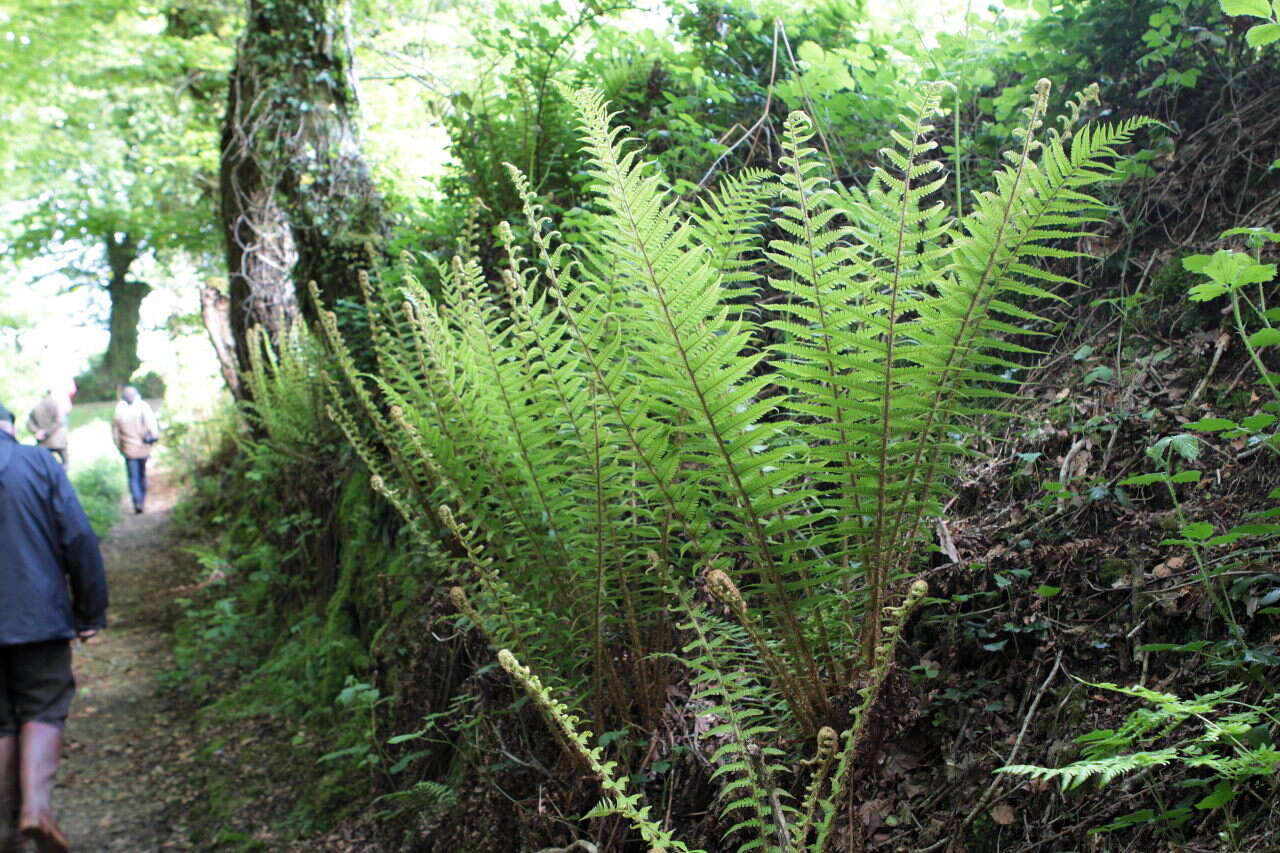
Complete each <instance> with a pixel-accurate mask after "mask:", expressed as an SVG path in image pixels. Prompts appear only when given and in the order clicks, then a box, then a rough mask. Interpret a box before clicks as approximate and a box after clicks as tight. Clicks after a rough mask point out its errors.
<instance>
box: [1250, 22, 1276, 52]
mask: <svg viewBox="0 0 1280 853" xmlns="http://www.w3.org/2000/svg"><path fill="white" fill-rule="evenodd" d="M1244 39H1245V41H1247V42H1248V43H1249V47H1262V46H1263V45H1268V44H1271V43H1272V42H1273V41H1275V40H1276V39H1280V24H1258V26H1256V27H1250V28H1249V32H1247V33H1245V34H1244Z"/></svg>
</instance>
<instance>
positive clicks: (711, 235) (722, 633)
mask: <svg viewBox="0 0 1280 853" xmlns="http://www.w3.org/2000/svg"><path fill="white" fill-rule="evenodd" d="M1048 88H1049V84H1048V82H1047V81H1042V82H1041V83H1040V85H1039V86H1038V87H1037V93H1036V96H1035V98H1034V101H1033V103H1032V104H1031V105H1030V106H1029V107H1028V108H1027V110H1026V120H1025V124H1024V125H1023V127H1022V128H1021V130H1020V131H1019V132H1018V133H1017V134H1016V138H1015V145H1014V147H1013V148H1012V150H1010V151H1009V152H1008V153H1007V155H1006V160H1007V162H1006V164H1005V166H1004V167H1003V168H1002V169H1001V170H999V171H997V173H996V175H995V180H994V188H993V189H992V190H990V191H987V192H982V193H977V194H975V195H974V200H973V204H972V206H971V209H970V210H969V211H967V212H965V213H963V215H960V214H958V213H956V212H952V211H950V210H949V209H948V207H947V203H946V199H947V198H949V197H952V194H951V193H949V192H948V191H947V189H946V184H947V175H946V170H945V169H944V166H943V162H942V161H941V160H940V159H939V158H938V154H937V152H936V142H935V141H934V139H933V137H934V127H933V125H932V124H931V121H932V119H933V117H934V116H936V115H937V114H939V112H940V106H939V100H940V97H941V94H942V91H941V88H940V87H936V86H935V87H926V88H925V89H923V90H922V92H921V94H920V95H919V96H917V97H915V98H914V99H913V100H912V101H911V102H909V103H906V104H904V105H903V108H902V113H903V114H902V115H901V116H900V117H899V125H898V127H897V128H896V129H895V130H894V131H893V133H892V137H893V140H894V143H895V145H894V146H893V147H892V148H889V149H886V150H885V151H884V152H882V156H883V163H884V165H883V167H881V168H879V169H877V170H876V171H875V173H874V175H873V176H872V178H871V180H870V181H869V183H868V184H867V186H866V188H865V189H858V188H850V187H845V186H844V185H842V184H840V183H836V182H833V181H831V180H830V179H829V178H828V177H827V176H826V174H825V172H824V166H823V164H822V162H821V160H820V158H819V157H818V155H817V152H816V151H815V150H814V148H813V147H811V145H810V138H811V136H812V135H813V132H814V131H813V128H812V125H811V122H810V120H809V119H808V118H807V117H806V116H805V115H804V114H802V113H793V114H792V115H791V116H790V117H789V119H788V120H787V123H786V129H785V135H784V137H783V149H784V152H785V153H784V156H783V157H782V159H781V161H780V162H779V168H778V169H777V171H776V172H769V171H763V170H750V171H745V172H743V173H741V174H738V175H736V176H732V177H729V178H726V179H725V180H723V181H722V182H721V186H720V189H719V191H718V192H717V193H715V194H711V195H708V196H707V197H705V198H701V199H698V200H696V201H694V202H692V203H689V202H686V201H684V200H682V199H680V198H678V197H677V196H675V195H674V194H673V193H672V192H671V190H669V189H668V188H667V186H666V185H665V183H664V179H663V176H662V175H661V173H660V172H659V171H658V170H657V169H656V168H655V167H654V166H653V165H652V164H651V163H650V162H648V161H647V160H646V159H645V156H644V152H643V150H642V149H640V148H638V147H637V146H636V145H634V144H632V143H629V142H628V141H627V140H626V139H625V137H624V133H625V129H624V128H619V127H613V126H611V123H610V117H609V113H608V108H607V106H606V104H605V103H603V101H602V99H601V98H600V97H599V96H598V95H595V94H592V93H570V99H571V100H572V102H573V103H574V105H575V108H576V110H577V114H578V122H579V125H580V131H581V137H582V143H583V146H584V149H585V151H586V153H587V156H588V163H589V165H588V171H589V174H590V176H591V180H592V183H591V188H592V190H593V192H594V195H595V206H594V208H593V209H592V211H591V212H590V218H589V220H588V226H587V227H583V228H578V229H576V230H574V231H573V232H571V233H570V234H569V236H568V237H566V236H565V235H564V234H561V233H560V232H559V231H557V230H556V229H555V227H554V225H553V224H552V223H551V222H549V221H548V220H547V219H546V218H545V217H544V216H543V214H542V210H541V208H540V206H539V203H538V199H537V197H536V195H535V194H534V193H533V192H532V191H531V190H530V187H529V184H528V182H527V181H526V180H525V179H524V177H523V176H522V175H521V173H520V172H519V170H517V169H515V168H514V167H513V168H512V169H511V173H512V177H513V180H514V181H515V183H516V185H517V186H518V187H519V189H520V192H521V193H522V195H523V198H524V209H525V216H526V220H527V222H526V223H525V227H527V228H528V229H529V232H530V234H531V237H532V245H533V248H534V251H533V256H532V257H526V256H525V254H524V253H523V252H522V251H521V249H520V248H519V246H518V244H517V241H516V240H515V239H514V237H513V235H512V231H511V229H510V228H508V227H506V226H505V225H504V226H502V227H501V228H500V229H499V232H500V233H499V236H500V237H501V242H502V251H503V252H504V253H505V255H506V258H507V262H506V266H505V268H504V269H503V270H502V273H501V280H500V281H492V282H490V281H486V280H485V278H484V275H483V273H482V271H481V267H480V265H479V264H478V263H477V262H476V261H475V260H474V258H473V257H471V255H470V253H471V252H473V251H474V247H475V244H476V242H477V241H478V237H477V235H474V234H471V235H468V236H467V237H466V238H465V239H464V240H462V241H460V243H461V249H462V251H460V252H459V254H458V255H457V256H455V257H454V258H453V260H452V263H451V264H450V265H449V266H448V267H447V268H443V269H440V270H439V273H440V278H441V280H442V281H443V282H444V284H443V287H442V290H441V292H439V293H432V292H430V291H429V290H428V288H427V287H425V286H424V285H422V284H420V283H419V282H418V280H417V279H415V277H414V276H413V275H412V273H411V272H410V270H409V269H408V265H407V264H406V266H405V268H404V269H403V270H399V271H396V274H394V275H392V274H383V275H374V276H369V275H366V274H364V273H362V274H361V279H360V280H361V286H362V288H363V291H364V294H365V312H364V320H365V321H367V328H368V330H369V334H370V337H371V341H372V345H373V349H374V353H375V356H376V364H377V367H376V371H374V372H368V371H362V370H361V369H360V368H359V367H358V366H357V357H356V356H355V355H354V354H353V351H352V349H350V348H349V345H348V343H347V341H346V340H344V337H343V335H342V334H341V333H340V332H339V327H338V321H337V317H336V316H335V315H334V314H333V313H331V312H326V311H324V310H323V309H322V310H321V312H320V317H321V326H322V328H323V333H324V337H325V340H326V342H327V345H328V346H329V348H330V350H331V351H332V353H333V354H334V356H335V361H336V364H337V370H336V372H335V374H330V375H326V376H325V379H326V381H327V382H328V383H329V385H330V394H329V404H328V405H329V411H330V414H331V416H332V417H333V419H334V420H335V421H336V422H337V423H338V425H339V426H340V427H341V429H342V431H343V433H344V434H345V435H346V437H347V440H348V441H349V442H350V443H351V446H352V447H353V448H354V449H355V451H356V452H357V453H358V454H359V456H360V457H361V459H362V460H363V461H364V463H365V465H366V466H367V467H368V469H369V470H370V471H371V472H372V476H371V483H372V486H373V488H374V489H375V490H377V491H378V492H379V493H381V494H382V495H383V496H384V497H385V498H386V499H387V500H388V501H389V502H390V503H391V504H393V505H394V506H395V507H396V508H397V509H398V510H399V511H400V513H401V514H402V516H403V518H404V521H405V523H406V525H407V527H408V529H409V531H410V532H411V534H412V535H413V537H414V539H415V541H416V543H417V545H418V546H419V547H420V548H421V549H422V550H423V552H424V553H425V554H426V555H427V560H428V562H429V564H431V565H432V566H434V567H435V568H434V571H437V572H439V577H438V578H437V580H438V581H440V582H442V583H445V584H448V585H450V586H451V587H452V589H451V593H450V596H451V599H452V600H453V602H454V605H455V607H456V608H457V610H458V611H459V614H460V619H461V624H462V625H463V626H464V627H466V628H468V629H470V630H474V631H475V632H477V634H478V635H479V636H480V637H482V638H483V640H484V641H485V642H486V643H487V644H488V645H489V646H491V647H492V648H494V649H495V650H499V649H500V650H502V652H501V654H500V655H499V657H500V659H501V661H502V663H503V666H504V667H505V668H506V669H507V671H508V672H509V673H510V674H511V675H512V677H513V678H515V679H516V681H517V682H518V683H519V684H520V685H522V686H523V687H524V689H526V690H527V691H528V692H529V694H530V695H531V696H532V697H533V698H534V700H535V702H536V704H537V706H538V707H539V708H540V710H541V711H542V713H543V715H544V717H545V719H546V721H547V723H548V725H549V726H550V727H551V730H552V732H553V733H554V734H555V735H556V737H557V739H558V740H559V741H560V742H561V744H562V745H563V746H564V747H565V749H566V750H567V752H568V753H569V754H570V755H572V756H574V760H575V761H578V762H581V766H582V767H583V768H584V769H589V770H590V772H591V773H592V774H593V775H594V776H595V777H596V778H598V779H599V780H600V782H601V784H602V786H603V788H604V794H605V796H604V798H603V799H602V800H601V802H600V804H599V806H597V809H596V810H595V812H593V815H594V816H600V815H605V814H618V815H622V816H624V817H625V818H626V819H627V820H628V821H629V822H630V823H631V825H632V826H633V827H634V830H635V831H636V832H637V833H638V834H639V835H640V836H641V837H642V838H644V840H645V841H646V842H647V843H648V844H649V845H650V847H651V848H652V849H671V850H682V849H687V848H686V846H685V845H684V844H683V843H682V842H681V841H679V840H678V839H676V838H675V837H674V836H673V835H672V833H671V830H670V828H669V827H667V826H664V825H663V822H662V820H660V819H659V818H658V817H656V816H654V815H653V813H652V812H651V810H650V807H649V806H647V805H645V804H644V799H643V796H644V795H643V792H640V791H632V790H631V789H630V788H629V787H628V784H627V779H628V778H629V777H634V775H635V773H636V771H638V770H640V769H641V768H642V765H643V764H644V763H645V761H646V759H645V742H646V733H651V732H654V731H656V730H658V729H659V728H661V727H662V726H663V725H665V724H667V722H669V718H670V716H671V715H672V714H673V713H674V714H676V715H687V714H692V715H694V716H695V717H697V718H698V719H699V720H701V721H702V722H701V723H700V724H698V725H697V726H695V728H696V729H697V730H698V735H697V738H696V741H697V743H696V747H697V748H698V749H700V750H701V751H703V752H704V754H705V759H706V761H707V762H708V764H709V766H710V768H711V777H712V779H713V780H714V781H715V783H716V784H717V786H718V787H719V790H720V794H719V796H718V801H719V808H720V813H721V830H722V831H723V832H724V833H725V835H726V837H727V839H728V840H727V841H726V842H725V843H726V844H731V845H732V846H734V847H736V848H737V849H739V850H756V849H760V850H779V851H792V850H794V851H804V850H812V851H823V850H830V849H834V848H835V846H836V844H837V842H836V838H837V836H840V837H843V838H844V840H843V841H842V842H839V844H840V845H841V849H853V848H852V846H851V845H854V846H856V844H857V843H858V842H857V838H856V832H855V831H854V830H853V828H852V827H844V828H841V827H838V826H837V825H836V824H837V820H836V817H837V814H838V813H840V811H841V809H840V808H839V807H840V805H841V804H844V803H846V802H847V801H848V799H849V797H850V796H851V792H850V791H849V789H848V784H849V781H850V778H851V772H850V771H851V767H852V766H853V765H854V764H855V763H856V762H857V761H858V760H859V750H860V748H861V747H862V746H863V745H864V743H863V740H864V733H865V725H866V720H867V715H868V714H869V713H870V712H871V711H872V710H873V709H874V707H875V705H876V701H877V698H878V696H879V691H880V686H881V685H882V684H883V683H884V679H885V677H886V675H887V673H888V671H889V669H890V668H891V667H892V662H893V648H894V642H895V640H896V638H897V636H898V634H899V632H900V630H901V627H902V624H903V622H904V621H905V620H906V619H907V618H908V616H909V614H910V610H911V608H912V607H913V606H914V605H915V604H916V603H918V602H919V601H920V600H921V599H922V598H923V597H924V595H925V593H926V590H925V588H924V585H923V583H922V582H919V581H917V582H915V583H909V579H910V577H911V575H912V573H913V572H915V571H916V570H918V569H919V568H920V567H921V565H922V561H924V560H926V559H927V558H928V555H929V552H930V550H931V548H932V545H931V544H930V543H931V537H932V535H933V526H932V522H933V520H934V519H936V518H937V517H938V516H939V514H940V508H941V502H942V501H943V499H945V498H946V497H947V495H948V494H949V483H950V481H951V478H952V475H953V474H954V472H955V470H956V466H957V465H958V464H959V462H960V461H961V460H963V459H964V458H965V457H966V455H967V454H968V453H970V452H971V450H972V448H973V447H974V443H975V441H976V440H978V439H980V438H981V437H982V436H983V435H984V429H986V428H987V427H985V426H984V425H985V424H989V423H990V422H991V418H992V416H994V415H996V414H997V413H998V411H999V404H1000V401H1001V399H1002V397H1004V396H1006V394H1007V392H1006V390H1005V389H1007V388H1008V387H1009V382H1010V380H1009V371H1010V370H1011V369H1012V368H1015V367H1018V366H1019V365H1020V364H1022V363H1024V362H1025V361H1026V360H1027V359H1028V358H1031V357H1033V356H1034V354H1035V353H1034V351H1033V350H1030V349H1028V348H1027V347H1025V346H1023V345H1021V344H1018V343H1015V342H1014V338H1015V336H1016V337H1017V338H1018V339H1019V340H1025V339H1026V337H1027V335H1028V334H1032V335H1034V334H1035V333H1036V332H1037V331H1038V330H1040V329H1042V328H1043V323H1042V321H1041V320H1040V319H1039V318H1038V317H1037V315H1036V314H1035V313H1033V312H1032V311H1031V310H1029V309H1028V308H1027V307H1024V306H1025V305H1026V304H1028V303H1029V302H1030V301H1031V300H1037V301H1041V302H1045V301H1049V302H1051V301H1054V300H1059V301H1061V300H1062V299H1063V297H1062V295H1061V294H1060V293H1059V292H1058V291H1060V290H1061V288H1063V287H1069V286H1070V285H1071V284H1072V282H1071V281H1070V280H1069V279H1067V278H1065V277H1063V276H1061V275H1058V274H1056V273H1053V272H1050V271H1048V269H1047V268H1046V267H1047V264H1045V263H1043V262H1044V261H1046V260H1050V261H1052V260H1061V259H1066V258H1073V257H1076V256H1077V253H1076V252H1075V251H1074V250H1073V249H1072V248H1069V247H1070V246H1072V245H1074V239H1075V238H1077V237H1080V236H1082V235H1083V234H1084V233H1085V232H1086V230H1087V229H1088V228H1089V227H1090V225H1091V224H1092V223H1095V222H1098V221H1100V220H1101V219H1103V218H1104V217H1105V214H1106V209H1105V207H1104V206H1103V205H1102V204H1100V203H1099V202H1098V201H1096V200H1095V199H1094V198H1093V197H1092V196H1090V195H1089V194H1088V192H1087V188H1088V187H1089V185H1091V184H1096V183H1098V182H1101V181H1105V180H1106V179H1107V178H1108V177H1109V176H1110V175H1111V174H1113V169H1114V162H1115V160H1116V157H1117V153H1116V147H1117V146H1119V145H1122V144H1124V143H1125V142H1127V141H1128V140H1129V139H1130V138H1132V136H1133V134H1134V133H1135V132H1136V131H1137V130H1138V129H1139V128H1141V127H1142V126H1143V125H1144V124H1146V121H1145V120H1143V119H1132V120H1128V121H1125V122H1122V123H1120V124H1117V125H1085V126H1079V122H1078V118H1079V113H1080V110H1081V107H1082V105H1083V104H1084V102H1085V101H1086V100H1087V99H1088V98H1089V97H1090V94H1089V93H1086V94H1084V95H1082V96H1081V98H1080V100H1079V101H1077V102H1073V103H1072V104H1071V109H1070V114H1069V115H1067V116H1064V117H1063V118H1062V119H1060V125H1059V126H1058V127H1054V126H1046V120H1045V110H1046V104H1047V101H1048ZM766 220H768V221H770V222H771V223H772V224H773V225H774V226H776V228H777V229H778V231H779V232H780V236H779V237H777V238H776V239H771V240H769V241H768V242H767V243H765V242H764V241H763V240H762V239H761V237H760V233H761V231H762V228H761V226H762V223H764V222H765V221H766ZM766 281H767V284H768V285H769V287H770V288H771V289H772V290H774V291H776V292H778V293H780V294H783V297H784V298H783V300H782V301H781V302H780V303H779V304H778V305H777V308H778V311H777V313H776V314H773V315H771V316H770V317H769V318H766V319H762V318H761V317H760V315H759V313H758V310H757V308H756V307H755V306H754V304H753V295H754V294H755V293H756V289H757V288H758V287H759V286H760V285H761V284H764V283H766ZM908 590H909V591H908ZM893 602H897V603H896V604H893ZM682 683H687V684H688V685H690V690H691V695H690V697H689V703H688V706H687V707H686V708H685V709H683V710H680V709H672V708H671V707H669V705H668V696H669V688H672V687H675V686H676V685H679V684H682ZM605 732H624V733H626V734H625V736H623V737H614V738H610V740H609V746H608V748H607V749H606V748H604V746H603V742H601V744H602V745H596V746H593V745H591V744H592V739H593V736H594V735H593V733H595V734H601V733H605ZM802 740H809V741H811V742H814V743H815V744H816V745H815V747H813V751H814V753H815V754H814V757H813V758H812V759H810V760H808V761H802V759H803V758H804V756H803V755H801V754H799V752H798V751H797V749H796V746H795V744H797V743H799V742H801V741H802ZM717 849H720V848H717Z"/></svg>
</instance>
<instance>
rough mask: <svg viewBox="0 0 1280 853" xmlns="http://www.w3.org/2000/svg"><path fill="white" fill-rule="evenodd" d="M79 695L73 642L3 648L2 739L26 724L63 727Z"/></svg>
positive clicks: (0, 656)
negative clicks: (72, 664) (73, 660)
mask: <svg viewBox="0 0 1280 853" xmlns="http://www.w3.org/2000/svg"><path fill="white" fill-rule="evenodd" d="M75 693H76V680H75V678H74V677H73V676H72V675H71V641H70V640H51V641H49V642H45V643H24V644H22V645H18V646H0V737H12V736H13V735H16V734H17V733H18V729H20V728H21V727H22V725H23V723H49V724H50V725H54V726H58V727H59V728H61V727H62V725H63V724H64V723H65V722H66V721H67V714H68V713H69V712H70V711H71V699H72V698H73V697H74V696H75Z"/></svg>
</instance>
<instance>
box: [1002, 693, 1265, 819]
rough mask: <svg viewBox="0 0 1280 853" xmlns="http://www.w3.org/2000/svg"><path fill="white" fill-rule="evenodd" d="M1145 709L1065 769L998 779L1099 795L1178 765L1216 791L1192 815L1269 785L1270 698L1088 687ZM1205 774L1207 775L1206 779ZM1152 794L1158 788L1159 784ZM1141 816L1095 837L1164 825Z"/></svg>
mask: <svg viewBox="0 0 1280 853" xmlns="http://www.w3.org/2000/svg"><path fill="white" fill-rule="evenodd" d="M1089 686H1091V687H1096V688H1101V689H1105V690H1111V691H1114V692H1116V693H1120V694H1123V695H1125V696H1131V697H1134V698H1136V699H1141V700H1143V701H1145V702H1147V703H1149V704H1150V706H1151V707H1149V708H1146V707H1144V708H1139V709H1137V710H1135V711H1134V712H1133V713H1131V714H1130V715H1129V716H1128V717H1127V718H1126V719H1125V721H1124V723H1123V724H1121V726H1120V727H1119V728H1117V729H1114V730H1113V729H1104V730H1097V731H1092V732H1089V733H1088V734H1084V735H1081V736H1079V737H1077V738H1076V739H1075V740H1076V743H1078V744H1080V745H1081V752H1082V754H1083V759H1082V760H1080V761H1076V762H1073V763H1071V764H1068V765H1066V766H1065V767H1059V768H1050V767H1040V766H1036V765H1025V764H1018V765H1009V766H1006V767H1001V768H1000V769H999V770H998V771H997V772H998V773H1011V774H1015V775H1020V776H1028V777H1031V778H1033V779H1043V780H1047V781H1054V782H1057V783H1058V784H1059V786H1060V788H1061V789H1062V790H1063V791H1070V790H1072V789H1074V788H1077V787H1079V786H1081V785H1083V784H1084V783H1085V782H1087V781H1089V780H1091V779H1093V780H1097V783H1098V786H1099V787H1104V786H1106V785H1108V784H1110V783H1111V782H1113V781H1115V780H1116V779H1119V778H1121V777H1123V776H1126V775H1128V774H1130V773H1134V772H1136V771H1139V770H1146V769H1150V768H1155V767H1161V766H1164V765H1167V764H1175V763H1176V764H1179V765H1182V766H1183V767H1185V768H1187V769H1188V770H1190V771H1193V772H1194V771H1199V772H1200V773H1201V774H1202V775H1199V776H1198V777H1197V778H1196V779H1194V780H1192V782H1193V783H1194V784H1196V785H1208V784H1213V786H1214V787H1213V790H1212V791H1211V792H1210V793H1208V794H1207V795H1206V796H1204V797H1203V798H1201V799H1199V800H1198V801H1196V802H1195V808H1197V809H1216V808H1219V807H1224V806H1228V805H1229V803H1230V802H1231V801H1232V800H1233V799H1234V798H1235V797H1236V796H1237V795H1238V794H1240V793H1241V792H1242V791H1244V790H1245V788H1246V785H1247V784H1248V782H1249V781H1250V780H1251V779H1254V778H1260V779H1262V780H1266V781H1272V782H1273V781H1274V774H1275V766H1276V763H1277V761H1280V751H1277V749H1276V747H1275V745H1274V744H1275V731H1276V726H1277V725H1278V724H1280V717H1277V711H1280V703H1278V702H1277V696H1276V695H1275V694H1272V695H1270V696H1269V697H1268V698H1267V699H1266V700H1265V701H1264V702H1263V703H1262V704H1261V705H1249V704H1244V703H1240V702H1237V701H1234V700H1232V699H1231V697H1232V696H1233V695H1234V694H1236V693H1238V692H1239V691H1240V689H1241V686H1242V685H1239V684H1236V685H1232V686H1230V687H1227V688H1225V689H1223V690H1218V691H1214V692H1212V693H1206V694H1204V695H1201V696H1196V697H1195V698H1193V699H1181V698H1179V697H1178V696H1176V695H1174V694H1171V693H1162V692H1160V691H1156V690H1150V689H1148V688H1145V687H1141V686H1134V687H1128V688H1126V687H1118V686H1116V685H1115V684H1090V685H1089ZM1205 772H1207V775H1203V774H1204V773H1205ZM1149 787H1150V788H1151V789H1152V790H1153V792H1154V791H1155V790H1156V789H1157V788H1158V783H1157V782H1156V781H1154V780H1153V781H1151V782H1150V783H1149ZM1167 816H1168V815H1167V814H1161V815H1156V814H1155V813H1153V812H1151V811H1150V810H1143V811H1140V812H1137V813H1135V814H1134V815H1130V816H1128V819H1126V818H1121V819H1119V820H1117V821H1115V822H1114V823H1112V824H1110V825H1108V826H1106V827H1102V829H1101V830H1100V831H1107V830H1110V829H1118V828H1122V827H1124V826H1129V825H1132V824H1133V823H1135V822H1146V821H1155V820H1159V819H1163V818H1165V817H1167Z"/></svg>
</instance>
